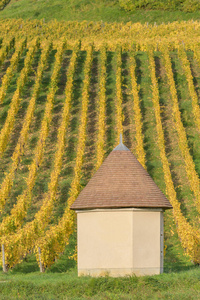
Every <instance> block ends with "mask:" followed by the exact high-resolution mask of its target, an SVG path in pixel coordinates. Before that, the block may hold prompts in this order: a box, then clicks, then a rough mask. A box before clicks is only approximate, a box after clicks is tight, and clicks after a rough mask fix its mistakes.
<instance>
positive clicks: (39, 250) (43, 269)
mask: <svg viewBox="0 0 200 300" xmlns="http://www.w3.org/2000/svg"><path fill="white" fill-rule="evenodd" d="M38 253H39V261H40V272H41V273H44V271H45V268H44V266H43V264H42V261H41V249H40V247H38Z"/></svg>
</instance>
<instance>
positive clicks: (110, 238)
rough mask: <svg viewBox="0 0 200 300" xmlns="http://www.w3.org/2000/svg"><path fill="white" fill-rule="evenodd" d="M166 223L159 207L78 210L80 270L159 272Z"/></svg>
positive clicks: (113, 273) (93, 272) (93, 273)
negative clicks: (164, 223) (163, 225)
mask: <svg viewBox="0 0 200 300" xmlns="http://www.w3.org/2000/svg"><path fill="white" fill-rule="evenodd" d="M162 223H163V218H162V211H161V210H159V209H158V210H156V209H149V210H147V209H105V210H103V209H102V210H100V209H99V210H90V211H77V225H78V228H77V234H78V274H79V275H91V276H103V275H106V274H109V275H110V276H125V275H131V274H136V275H152V274H159V273H160V272H162V267H163V266H162V263H163V260H162V255H161V251H163V249H162V248H163V242H162V237H163V235H162V237H161V234H162Z"/></svg>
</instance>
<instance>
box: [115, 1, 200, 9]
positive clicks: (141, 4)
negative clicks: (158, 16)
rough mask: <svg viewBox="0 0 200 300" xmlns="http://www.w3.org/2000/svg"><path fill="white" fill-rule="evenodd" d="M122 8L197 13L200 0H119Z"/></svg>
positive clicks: (199, 7)
mask: <svg viewBox="0 0 200 300" xmlns="http://www.w3.org/2000/svg"><path fill="white" fill-rule="evenodd" d="M119 4H120V7H122V8H123V9H125V10H127V11H134V10H136V9H151V10H153V9H162V10H182V11H184V12H195V11H197V10H199V9H200V1H199V0H155V1H154V0H119Z"/></svg>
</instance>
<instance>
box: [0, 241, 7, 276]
mask: <svg viewBox="0 0 200 300" xmlns="http://www.w3.org/2000/svg"><path fill="white" fill-rule="evenodd" d="M1 249H2V265H3V272H8V268H7V265H6V260H5V248H4V244H2V246H1Z"/></svg>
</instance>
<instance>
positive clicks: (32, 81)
mask: <svg viewBox="0 0 200 300" xmlns="http://www.w3.org/2000/svg"><path fill="white" fill-rule="evenodd" d="M119 27H120V30H119ZM0 28H1V32H2V39H1V49H0V61H1V69H0V78H1V87H0V103H1V104H0V105H1V110H0V130H1V131H0V165H1V173H0V184H1V186H0V210H1V223H0V236H1V245H4V248H5V255H6V263H7V265H8V266H9V267H13V266H15V265H16V264H17V263H18V262H20V261H21V260H22V258H23V257H25V256H26V255H27V254H28V253H29V252H30V251H32V250H34V251H35V253H36V257H37V259H38V261H39V255H38V250H39V249H40V250H41V256H40V258H41V259H42V263H43V265H44V267H46V266H51V265H52V264H53V263H54V262H55V259H56V258H57V257H59V256H60V254H61V253H63V251H64V249H65V247H66V245H67V244H68V241H69V236H70V235H71V234H72V233H73V232H74V230H75V227H76V221H75V218H74V215H73V213H72V212H70V210H69V207H70V205H71V203H72V202H73V201H74V199H75V198H76V197H77V195H78V193H79V191H80V190H81V189H82V188H83V187H84V186H85V184H86V183H87V182H88V180H89V179H90V178H91V176H92V174H93V173H94V172H95V170H96V169H97V168H98V166H99V165H100V164H101V163H102V161H103V159H104V158H105V157H106V156H107V155H108V154H109V153H110V151H112V149H113V148H114V147H115V146H116V144H118V137H119V133H120V132H123V135H124V143H125V144H126V145H127V147H128V148H129V149H131V151H132V152H133V153H134V154H135V155H136V157H137V158H138V160H139V161H140V162H141V163H142V164H143V166H144V167H146V168H147V170H148V172H149V173H150V175H151V176H152V178H153V179H154V180H155V182H156V183H157V185H158V186H159V187H160V189H161V190H162V191H163V192H164V193H165V194H166V195H167V197H168V198H169V200H170V202H171V203H172V205H173V207H174V210H173V212H172V211H167V212H166V213H165V251H166V256H165V262H166V264H167V265H168V267H169V266H170V265H173V264H175V263H176V264H177V265H178V266H179V267H181V266H182V265H187V264H190V261H191V260H192V261H193V262H195V263H199V262H200V261H199V257H200V256H199V245H200V228H199V213H200V199H199V194H200V193H199V189H200V185H199V176H200V150H199V149H200V147H199V145H200V140H199V130H200V108H199V91H200V49H199V44H198V39H199V30H200V24H199V23H198V22H188V23H184V22H183V23H180V24H178V23H175V24H168V25H161V26H148V25H145V26H142V25H141V24H131V23H129V24H126V25H122V24H115V23H113V24H112V26H110V25H108V24H104V23H102V22H101V23H86V22H84V23H78V22H74V23H73V22H69V23H64V22H62V23H59V22H50V23H46V22H45V23H44V22H43V21H42V22H39V21H38V22H37V21H27V22H23V21H22V20H13V21H11V20H8V21H2V22H1V23H0ZM52 28H54V31H52ZM177 30H178V32H179V34H178V35H177ZM74 32H76V35H74ZM50 33H51V34H50ZM141 33H142V34H141ZM195 35H196V38H195V39H194V38H193V37H194V36H195ZM89 36H90V37H89ZM139 37H140V38H139ZM26 38H27V39H26ZM80 39H81V40H80ZM127 40H128V42H127ZM183 249H184V250H183ZM184 253H185V254H187V256H185V255H184Z"/></svg>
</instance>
